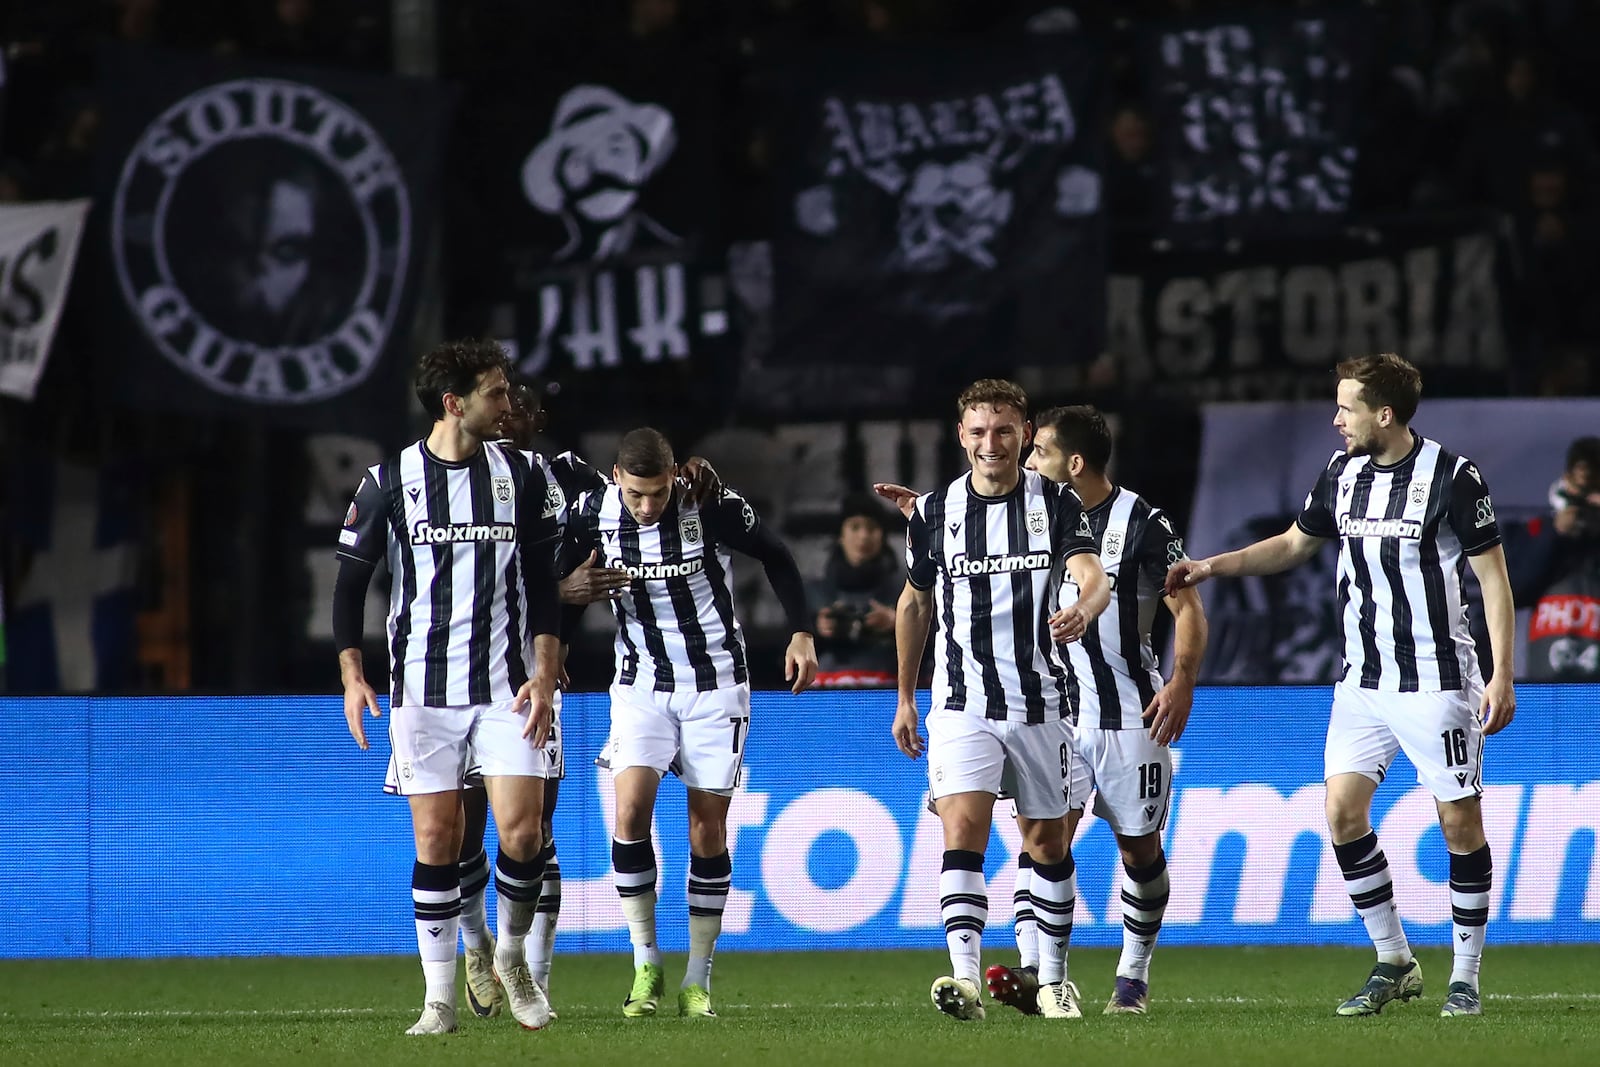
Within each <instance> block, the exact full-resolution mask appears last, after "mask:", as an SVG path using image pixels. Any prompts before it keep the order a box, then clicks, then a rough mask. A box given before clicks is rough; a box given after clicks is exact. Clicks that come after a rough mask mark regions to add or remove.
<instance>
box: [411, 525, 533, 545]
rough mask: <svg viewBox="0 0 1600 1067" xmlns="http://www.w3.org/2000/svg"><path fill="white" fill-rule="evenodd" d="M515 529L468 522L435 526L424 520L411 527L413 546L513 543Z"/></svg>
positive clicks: (509, 526) (515, 537)
mask: <svg viewBox="0 0 1600 1067" xmlns="http://www.w3.org/2000/svg"><path fill="white" fill-rule="evenodd" d="M516 539H517V528H516V526H515V525H514V524H512V523H509V522H504V523H491V524H489V525H474V524H473V523H470V522H459V523H451V524H450V525H448V526H435V525H433V524H432V523H431V522H428V521H427V520H426V519H424V520H423V521H421V522H419V523H417V524H416V525H415V526H413V527H411V543H412V544H414V545H450V544H461V543H471V542H475V541H515V540H516Z"/></svg>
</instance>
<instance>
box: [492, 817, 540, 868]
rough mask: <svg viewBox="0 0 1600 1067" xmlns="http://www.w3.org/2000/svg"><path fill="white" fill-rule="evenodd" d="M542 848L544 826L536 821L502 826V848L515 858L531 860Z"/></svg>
mask: <svg viewBox="0 0 1600 1067" xmlns="http://www.w3.org/2000/svg"><path fill="white" fill-rule="evenodd" d="M542 848H544V835H543V828H542V827H541V826H540V825H539V823H538V822H536V821H533V822H526V823H522V824H520V825H513V826H502V827H501V828H500V849H501V851H503V852H505V853H506V854H508V855H509V856H511V857H512V858H513V859H517V860H531V859H533V858H534V857H535V856H537V855H538V854H539V851H540V850H541V849H542Z"/></svg>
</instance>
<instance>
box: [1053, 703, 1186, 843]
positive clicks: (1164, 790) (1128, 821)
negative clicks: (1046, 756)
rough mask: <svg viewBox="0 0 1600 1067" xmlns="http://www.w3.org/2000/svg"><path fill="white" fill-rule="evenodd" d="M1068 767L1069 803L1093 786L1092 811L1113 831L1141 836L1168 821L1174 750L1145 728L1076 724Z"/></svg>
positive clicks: (1077, 803) (1080, 803) (1082, 799)
mask: <svg viewBox="0 0 1600 1067" xmlns="http://www.w3.org/2000/svg"><path fill="white" fill-rule="evenodd" d="M1076 738H1077V749H1076V754H1077V759H1076V760H1075V761H1074V763H1073V766H1072V806H1073V807H1074V808H1079V809H1081V808H1082V807H1084V806H1085V804H1086V802H1087V801H1088V799H1089V791H1090V790H1091V789H1093V790H1094V813H1095V814H1096V815H1098V816H1099V817H1100V818H1102V819H1104V820H1105V821H1106V823H1107V824H1108V825H1109V826H1110V827H1111V830H1112V832H1113V833H1117V834H1120V835H1122V836H1123V837H1144V836H1145V835H1147V834H1153V833H1159V832H1160V831H1161V829H1162V828H1163V827H1164V826H1166V824H1167V811H1168V809H1169V808H1170V807H1171V803H1172V750H1171V749H1169V748H1168V747H1167V746H1166V745H1158V744H1156V742H1154V741H1152V740H1151V739H1150V733H1149V731H1148V730H1143V729H1139V728H1135V729H1131V730H1102V729H1100V728H1099V727H1098V726H1085V725H1083V723H1081V722H1080V723H1079V724H1078V729H1077V733H1076Z"/></svg>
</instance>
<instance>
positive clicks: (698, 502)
mask: <svg viewBox="0 0 1600 1067" xmlns="http://www.w3.org/2000/svg"><path fill="white" fill-rule="evenodd" d="M678 484H679V485H681V486H683V492H684V495H685V496H687V497H688V498H689V503H691V504H693V505H695V506H696V507H702V506H704V505H705V503H706V501H708V500H715V499H716V498H717V497H719V496H721V495H722V479H721V478H719V477H717V470H716V468H715V467H713V466H712V465H711V461H710V460H709V459H706V458H705V457H704V456H690V457H689V458H688V459H686V460H684V461H683V466H682V467H680V468H678Z"/></svg>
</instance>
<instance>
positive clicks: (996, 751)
mask: <svg viewBox="0 0 1600 1067" xmlns="http://www.w3.org/2000/svg"><path fill="white" fill-rule="evenodd" d="M927 726H928V786H929V795H930V796H931V797H932V798H933V799H934V800H938V799H939V798H941V797H947V796H951V795H953V794H956V793H993V794H995V795H996V796H999V795H1000V793H1001V790H1002V788H1004V789H1006V790H1007V791H1009V792H1011V793H1013V795H1014V796H1015V798H1016V804H1017V814H1019V815H1021V816H1022V817H1024V818H1027V819H1059V818H1060V817H1061V816H1063V815H1065V814H1066V813H1067V809H1068V808H1069V807H1070V806H1071V802H1072V795H1071V788H1070V784H1069V783H1070V781H1071V777H1070V776H1071V772H1072V751H1073V742H1072V723H1070V722H1068V721H1067V720H1065V719H1057V720H1055V721H1053V722H1042V723H1025V722H1010V721H1008V720H1005V719H989V718H985V717H984V716H983V715H982V714H981V713H978V712H966V711H953V710H951V709H949V708H934V709H933V710H932V711H930V712H929V713H928V719H927Z"/></svg>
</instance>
